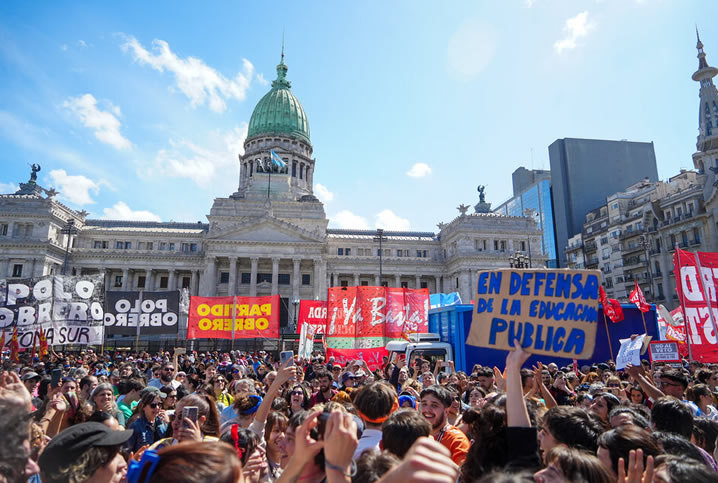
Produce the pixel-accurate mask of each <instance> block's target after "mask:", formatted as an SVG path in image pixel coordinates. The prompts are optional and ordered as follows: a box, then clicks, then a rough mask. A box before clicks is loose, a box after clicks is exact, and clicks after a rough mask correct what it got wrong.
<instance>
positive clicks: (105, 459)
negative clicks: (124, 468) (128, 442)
mask: <svg viewBox="0 0 718 483" xmlns="http://www.w3.org/2000/svg"><path fill="white" fill-rule="evenodd" d="M119 452H120V446H95V447H92V448H90V449H88V450H87V451H85V452H84V453H82V455H80V457H79V458H77V459H76V460H74V461H71V462H70V463H68V464H67V465H65V466H61V467H60V468H58V469H57V470H56V471H54V472H53V473H52V474H46V473H44V472H43V474H42V481H43V482H46V483H82V482H83V481H87V480H88V479H89V478H90V477H91V476H92V475H94V474H95V472H96V471H97V470H98V469H99V468H101V467H102V466H105V465H106V464H108V463H109V462H110V461H112V459H113V458H114V457H115V455H116V454H117V453H119Z"/></svg>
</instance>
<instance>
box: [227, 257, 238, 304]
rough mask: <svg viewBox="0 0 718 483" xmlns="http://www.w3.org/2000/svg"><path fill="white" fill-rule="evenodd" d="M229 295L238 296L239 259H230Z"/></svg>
mask: <svg viewBox="0 0 718 483" xmlns="http://www.w3.org/2000/svg"><path fill="white" fill-rule="evenodd" d="M227 295H229V296H234V295H237V258H236V257H229V285H228V286H227Z"/></svg>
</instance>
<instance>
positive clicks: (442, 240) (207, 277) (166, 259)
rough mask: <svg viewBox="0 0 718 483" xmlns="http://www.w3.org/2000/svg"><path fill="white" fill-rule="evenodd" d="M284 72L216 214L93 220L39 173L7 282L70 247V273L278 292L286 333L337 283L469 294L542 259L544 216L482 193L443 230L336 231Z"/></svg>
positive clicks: (12, 242)
mask: <svg viewBox="0 0 718 483" xmlns="http://www.w3.org/2000/svg"><path fill="white" fill-rule="evenodd" d="M287 70H288V69H287V66H286V64H285V63H284V59H283V57H282V61H281V62H280V64H279V65H278V66H277V78H276V80H274V82H273V83H272V88H271V90H270V91H269V92H268V93H267V94H266V95H265V96H264V97H263V98H262V99H261V100H260V101H259V102H258V104H257V106H256V107H255V109H254V112H253V114H252V116H251V118H250V122H249V127H248V135H247V138H246V140H245V142H244V149H245V151H244V154H242V155H241V156H240V158H239V160H240V170H239V179H238V186H237V190H236V191H235V192H234V193H232V194H230V195H229V196H226V197H218V198H216V199H215V200H214V203H213V205H212V206H211V207H210V209H209V214H208V215H207V222H197V223H175V222H146V221H115V220H98V219H89V218H88V217H87V213H85V212H78V211H75V210H72V209H70V208H69V207H67V206H65V205H63V204H62V203H60V202H58V201H57V200H55V195H56V193H55V191H54V190H46V189H44V188H42V187H41V186H39V185H38V184H37V183H36V181H35V174H34V173H35V171H33V177H32V178H31V180H30V181H29V182H27V183H22V184H21V188H20V190H18V191H17V192H16V193H14V194H6V195H0V278H30V277H39V276H42V275H46V274H50V273H58V272H60V271H61V270H62V268H63V265H64V260H65V253H66V252H67V273H75V274H90V273H103V274H104V275H105V282H106V286H107V289H108V290H165V289H166V290H176V289H178V288H187V289H188V290H189V292H190V293H191V294H193V295H204V296H213V295H249V296H255V295H270V294H279V296H280V299H281V301H282V303H281V313H280V324H281V326H282V327H283V328H284V329H283V330H289V329H288V327H287V326H288V325H290V324H291V322H292V321H293V320H294V305H293V304H292V303H291V301H292V300H294V299H325V298H326V295H327V288H328V287H331V286H342V285H386V286H390V287H406V288H428V289H429V290H430V291H431V292H453V291H458V292H459V293H460V294H461V296H462V298H463V299H464V300H466V301H470V300H472V299H473V297H472V294H473V293H474V291H475V290H476V287H475V284H476V279H477V273H478V271H480V270H482V269H492V268H501V267H506V268H508V267H509V257H510V256H512V255H513V254H514V253H515V252H517V251H522V252H524V251H529V250H530V251H531V252H532V253H533V254H535V255H533V264H534V266H536V267H541V266H544V265H545V263H546V256H544V255H543V254H542V249H541V239H540V231H539V229H538V226H537V224H536V222H535V221H534V220H533V219H531V218H526V217H524V216H510V215H499V214H496V213H491V212H490V210H489V209H488V207H489V206H490V205H489V204H488V203H485V202H484V200H483V193H482V195H481V199H480V202H479V203H478V204H477V205H476V207H475V209H474V213H469V212H468V210H469V206H468V205H463V204H462V205H461V206H459V207H458V211H459V214H458V216H453V217H452V218H453V219H452V220H451V221H449V222H448V223H439V224H438V227H439V231H438V232H413V231H409V232H398V231H384V232H383V233H382V234H378V233H377V231H365V230H345V229H330V228H328V224H329V220H328V219H327V217H326V214H325V212H324V206H323V204H322V203H321V202H320V201H319V200H318V199H317V198H316V197H315V196H314V194H313V178H314V171H315V168H316V165H317V160H316V159H315V158H314V157H313V151H314V147H313V145H312V143H311V138H310V130H309V122H308V120H307V116H306V114H305V111H304V108H303V107H302V105H301V103H300V102H299V100H298V99H297V98H296V97H295V95H294V93H293V92H292V91H291V84H290V82H289V80H287V77H286V74H287ZM272 152H274V153H276V154H277V155H278V156H279V157H280V158H281V160H282V161H281V162H279V161H277V162H273V161H272V158H273V156H272ZM447 189H448V188H447ZM70 221H71V222H72V223H73V227H72V230H66V229H65V228H66V227H67V226H68V223H69V222H70ZM63 230H65V232H66V233H63ZM378 235H380V236H378ZM380 244H381V251H380ZM380 267H381V277H380Z"/></svg>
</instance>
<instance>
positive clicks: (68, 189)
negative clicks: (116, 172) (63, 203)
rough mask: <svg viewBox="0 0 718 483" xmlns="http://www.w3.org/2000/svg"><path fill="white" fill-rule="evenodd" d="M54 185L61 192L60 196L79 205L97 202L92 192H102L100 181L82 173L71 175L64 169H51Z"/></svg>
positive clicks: (95, 193)
mask: <svg viewBox="0 0 718 483" xmlns="http://www.w3.org/2000/svg"><path fill="white" fill-rule="evenodd" d="M50 179H51V180H52V184H53V187H55V188H56V189H57V191H58V192H59V197H60V198H63V199H66V200H68V201H70V202H71V203H74V204H76V205H79V206H83V205H89V204H92V203H94V202H95V200H93V199H92V194H94V195H97V194H99V193H100V183H96V182H95V181H92V180H91V179H90V178H88V177H86V176H82V175H69V174H67V172H66V171H65V170H64V169H53V170H52V171H50Z"/></svg>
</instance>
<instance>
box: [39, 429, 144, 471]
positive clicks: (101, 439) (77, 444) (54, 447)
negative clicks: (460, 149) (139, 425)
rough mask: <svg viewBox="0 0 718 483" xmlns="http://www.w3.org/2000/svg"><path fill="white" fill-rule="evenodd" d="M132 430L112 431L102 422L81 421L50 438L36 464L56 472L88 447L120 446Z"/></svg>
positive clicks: (128, 437) (45, 469)
mask: <svg viewBox="0 0 718 483" xmlns="http://www.w3.org/2000/svg"><path fill="white" fill-rule="evenodd" d="M132 432H133V431H132V430H131V429H127V430H125V431H113V430H111V429H110V428H108V427H107V426H105V425H104V424H102V423H81V424H76V425H75V426H70V427H69V428H67V429H66V430H64V431H62V432H61V433H60V434H58V435H57V436H55V437H54V438H52V440H51V441H50V443H48V445H47V446H46V447H45V449H44V450H43V452H42V453H41V454H40V459H39V460H38V464H39V465H40V468H41V469H42V471H43V472H44V473H47V474H56V473H57V472H58V470H59V469H60V468H61V467H63V466H67V465H69V464H71V463H73V462H74V461H75V460H77V459H78V458H79V457H80V456H82V454H83V453H85V452H86V451H87V450H88V449H90V448H96V447H101V446H120V445H121V444H124V443H125V442H126V441H127V440H128V439H130V436H132Z"/></svg>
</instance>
